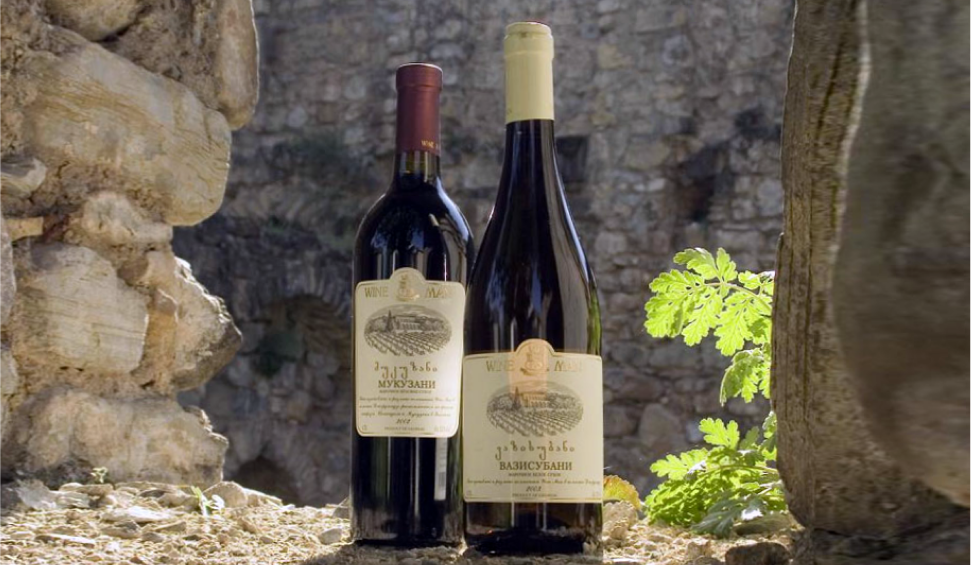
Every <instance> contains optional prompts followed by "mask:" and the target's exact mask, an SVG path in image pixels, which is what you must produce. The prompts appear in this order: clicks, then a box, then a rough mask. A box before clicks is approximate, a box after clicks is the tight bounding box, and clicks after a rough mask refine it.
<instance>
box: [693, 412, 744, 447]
mask: <svg viewBox="0 0 971 566" xmlns="http://www.w3.org/2000/svg"><path fill="white" fill-rule="evenodd" d="M698 430H700V431H701V432H702V434H704V435H705V442H707V443H708V444H711V445H712V446H724V447H725V448H731V449H735V448H736V447H738V440H739V436H738V423H737V422H735V421H728V424H727V425H726V424H725V423H724V422H722V420H721V419H710V418H709V419H701V423H699V424H698Z"/></svg>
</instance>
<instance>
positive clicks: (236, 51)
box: [213, 0, 260, 130]
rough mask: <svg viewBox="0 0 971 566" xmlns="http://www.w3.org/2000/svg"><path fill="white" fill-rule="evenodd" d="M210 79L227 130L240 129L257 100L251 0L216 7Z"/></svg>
mask: <svg viewBox="0 0 971 566" xmlns="http://www.w3.org/2000/svg"><path fill="white" fill-rule="evenodd" d="M215 16H216V30H215V31H216V33H215V34H214V35H215V36H216V39H215V40H214V41H215V47H214V50H215V53H214V54H213V78H214V79H215V81H216V83H217V84H216V97H217V100H218V102H219V111H220V112H222V113H223V115H224V116H226V121H227V122H229V127H231V128H232V129H234V130H235V129H238V128H241V127H243V126H244V125H245V124H246V123H247V122H249V121H250V119H251V118H252V117H253V112H254V111H255V110H256V101H257V98H258V97H259V91H260V79H259V72H258V70H259V44H258V42H257V39H256V24H255V22H254V21H253V4H252V1H251V0H220V1H219V2H217V3H216V14H215Z"/></svg>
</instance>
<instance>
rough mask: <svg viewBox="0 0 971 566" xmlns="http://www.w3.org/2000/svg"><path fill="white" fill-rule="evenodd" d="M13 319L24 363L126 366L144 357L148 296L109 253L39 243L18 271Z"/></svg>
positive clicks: (108, 369) (98, 368)
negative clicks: (121, 273)
mask: <svg viewBox="0 0 971 566" xmlns="http://www.w3.org/2000/svg"><path fill="white" fill-rule="evenodd" d="M18 291H19V292H18V296H17V303H16V306H15V309H14V313H13V318H12V320H11V322H10V324H11V327H12V328H11V336H12V345H13V352H14V355H15V356H16V358H17V360H18V362H19V363H20V364H21V365H24V364H30V365H31V366H33V367H50V368H63V367H67V368H74V369H79V370H84V371H88V372H105V373H109V374H119V373H127V372H129V371H131V370H133V369H135V368H136V367H137V366H138V363H139V361H140V360H141V357H142V346H143V344H144V341H145V330H146V325H147V322H148V313H147V310H146V298H145V297H144V296H143V295H141V294H140V293H138V292H137V291H135V290H134V289H132V288H130V287H128V286H127V285H125V283H124V282H123V281H121V280H120V279H118V277H117V276H116V275H115V269H114V268H113V267H112V265H111V264H110V263H109V262H108V261H107V260H106V259H104V258H102V257H100V256H99V255H98V254H97V253H95V252H94V251H92V250H89V249H87V248H82V247H78V246H70V245H66V244H50V245H41V246H36V247H34V249H33V250H32V268H31V269H30V270H29V271H27V272H25V273H20V274H19V277H18Z"/></svg>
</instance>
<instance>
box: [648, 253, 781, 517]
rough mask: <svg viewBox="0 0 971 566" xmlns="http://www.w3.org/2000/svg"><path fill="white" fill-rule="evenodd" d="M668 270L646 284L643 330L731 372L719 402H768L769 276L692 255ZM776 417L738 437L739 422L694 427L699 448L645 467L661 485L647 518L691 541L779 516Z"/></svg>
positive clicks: (723, 256) (723, 257)
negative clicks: (686, 532) (711, 355)
mask: <svg viewBox="0 0 971 566" xmlns="http://www.w3.org/2000/svg"><path fill="white" fill-rule="evenodd" d="M674 263H676V264H678V265H682V266H684V267H685V268H686V269H683V270H679V269H672V270H671V271H668V272H665V273H662V274H660V275H659V276H658V277H657V278H656V279H654V281H652V282H651V285H650V288H651V291H653V293H654V296H652V297H651V298H650V300H648V301H647V304H646V305H645V306H644V309H645V311H646V313H647V320H646V322H645V323H644V327H645V328H646V329H647V332H648V334H650V335H651V336H654V337H656V338H676V337H678V336H680V337H682V338H683V339H684V342H685V344H687V345H688V346H695V345H697V344H699V343H701V341H702V340H703V339H704V338H705V337H707V336H709V335H713V336H714V337H715V338H717V341H716V343H715V347H716V348H717V349H718V351H720V352H721V353H722V354H723V355H724V356H727V357H730V358H731V364H730V365H729V366H728V368H727V369H726V370H725V375H724V377H723V378H722V383H721V389H720V391H719V399H720V401H721V403H722V405H724V404H725V403H726V402H728V400H729V399H732V398H734V397H741V398H742V399H743V400H744V401H745V402H752V401H753V400H754V399H755V397H756V396H757V395H761V396H763V397H765V398H766V399H768V398H769V383H770V382H769V368H770V366H771V358H770V356H771V352H772V350H771V344H770V339H771V336H772V319H771V315H772V292H773V288H774V274H773V273H772V272H764V273H752V272H750V271H743V272H738V270H737V269H736V266H735V262H734V261H732V259H731V257H730V256H729V255H728V253H726V252H725V250H723V249H721V248H719V249H718V251H717V253H716V254H715V255H712V254H711V252H709V251H707V250H704V249H701V248H693V249H687V250H684V251H682V252H680V253H678V254H677V255H675V256H674ZM775 422H776V421H775V414H774V413H772V412H770V413H769V415H768V416H767V417H766V419H765V421H764V422H763V424H762V426H761V427H753V428H751V429H750V430H748V431H747V432H746V433H745V435H744V436H741V433H740V431H739V426H738V423H736V422H735V421H729V422H728V423H724V422H722V420H721V419H710V418H707V419H703V420H702V421H701V423H700V424H699V425H698V429H699V431H700V432H701V433H702V434H703V435H704V440H705V443H706V444H707V446H706V447H702V448H697V449H694V450H689V451H687V452H684V453H681V454H677V455H673V454H672V455H668V456H667V457H665V458H663V459H661V460H658V461H657V462H655V463H654V464H652V465H651V471H653V472H654V473H655V474H657V475H658V476H660V477H661V478H664V481H663V482H662V483H661V484H660V485H659V486H658V487H657V488H655V489H654V490H653V491H652V492H651V493H650V494H649V495H648V496H647V498H646V499H645V502H644V503H645V508H646V510H647V515H648V518H649V519H650V520H651V521H652V522H657V521H662V522H664V523H667V524H671V525H680V526H684V527H690V528H692V529H693V530H695V531H697V532H704V533H710V534H714V535H717V536H726V535H728V534H729V533H730V532H731V530H732V527H733V526H734V525H735V524H736V523H738V522H744V521H750V520H752V519H756V518H758V517H761V516H763V515H766V514H769V513H777V512H782V511H785V510H786V504H785V498H784V496H783V493H782V482H781V480H780V479H779V473H778V471H777V470H776V469H775V467H774V462H775V458H776V446H775V427H776V424H775Z"/></svg>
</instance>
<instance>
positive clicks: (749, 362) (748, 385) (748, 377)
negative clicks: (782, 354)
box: [719, 348, 769, 405]
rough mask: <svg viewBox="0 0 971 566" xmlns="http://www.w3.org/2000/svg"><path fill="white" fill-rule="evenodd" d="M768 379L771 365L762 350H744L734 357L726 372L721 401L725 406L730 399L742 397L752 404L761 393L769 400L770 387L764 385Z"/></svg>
mask: <svg viewBox="0 0 971 566" xmlns="http://www.w3.org/2000/svg"><path fill="white" fill-rule="evenodd" d="M768 379H769V363H768V360H767V359H766V356H765V354H764V352H763V351H762V349H761V348H755V349H753V350H742V351H741V352H738V353H736V354H735V355H734V356H732V365H730V366H728V369H726V370H725V376H724V377H723V378H722V386H721V391H720V393H719V400H720V401H721V404H722V405H724V404H725V403H726V402H727V401H728V400H729V399H731V398H733V397H739V396H740V397H742V399H745V402H746V403H751V402H752V399H753V398H755V395H756V393H759V392H760V391H762V392H763V393H765V394H766V395H765V396H766V398H768V394H767V392H768V387H767V386H766V387H764V388H763V385H762V384H763V383H764V382H767V381H768Z"/></svg>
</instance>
